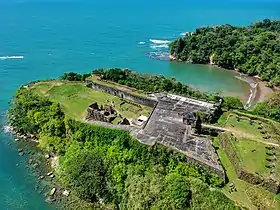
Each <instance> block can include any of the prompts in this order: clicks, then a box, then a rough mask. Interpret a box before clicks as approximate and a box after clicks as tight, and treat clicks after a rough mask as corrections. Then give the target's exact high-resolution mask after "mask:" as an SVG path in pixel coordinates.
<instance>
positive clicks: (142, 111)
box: [33, 81, 152, 120]
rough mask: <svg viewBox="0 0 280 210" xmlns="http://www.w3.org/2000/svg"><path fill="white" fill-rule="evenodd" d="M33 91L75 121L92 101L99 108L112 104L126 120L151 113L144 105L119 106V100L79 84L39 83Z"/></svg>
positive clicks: (81, 116)
mask: <svg viewBox="0 0 280 210" xmlns="http://www.w3.org/2000/svg"><path fill="white" fill-rule="evenodd" d="M33 90H34V91H35V92H36V93H38V94H40V95H42V96H48V97H49V98H50V99H51V100H53V101H56V102H58V103H60V104H61V107H62V108H63V110H64V111H65V113H66V114H67V115H69V116H70V117H72V118H74V119H76V120H83V118H84V117H85V115H86V110H87V107H88V106H89V105H90V104H91V103H92V102H94V101H96V102H97V103H98V105H99V106H100V105H104V104H110V105H111V103H112V102H113V103H114V108H115V109H116V110H117V111H118V112H119V113H120V114H121V115H122V116H123V117H126V118H134V119H137V118H138V117H139V116H140V115H145V116H148V115H149V113H150V112H151V111H152V108H151V107H147V106H144V105H141V108H139V107H137V106H135V105H131V104H127V103H126V104H124V105H122V106H121V105H120V104H121V102H122V101H121V100H120V98H118V97H115V96H112V95H110V94H107V93H104V92H102V91H96V90H92V89H90V88H87V87H85V85H84V83H80V82H58V81H51V82H41V83H36V84H35V85H34V86H33Z"/></svg>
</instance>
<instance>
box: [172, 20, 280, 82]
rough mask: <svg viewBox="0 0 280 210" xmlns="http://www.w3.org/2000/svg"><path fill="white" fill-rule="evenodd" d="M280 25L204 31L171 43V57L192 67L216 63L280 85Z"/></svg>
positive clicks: (276, 23)
mask: <svg viewBox="0 0 280 210" xmlns="http://www.w3.org/2000/svg"><path fill="white" fill-rule="evenodd" d="M279 37H280V21H271V20H269V19H265V20H263V21H261V22H257V23H254V24H252V25H249V26H247V27H234V26H231V25H228V24H227V25H220V26H214V27H202V28H198V29H196V30H195V32H194V33H187V34H186V35H185V36H183V37H179V38H178V39H177V40H175V41H173V42H172V43H170V53H171V54H172V55H173V56H175V57H176V58H177V59H178V60H182V61H186V62H189V63H199V64H209V63H213V64H215V65H218V66H220V67H223V68H226V69H236V70H238V71H240V72H242V73H246V74H248V75H251V76H254V75H258V76H259V77H261V79H262V80H264V81H269V82H271V84H274V85H280V39H279Z"/></svg>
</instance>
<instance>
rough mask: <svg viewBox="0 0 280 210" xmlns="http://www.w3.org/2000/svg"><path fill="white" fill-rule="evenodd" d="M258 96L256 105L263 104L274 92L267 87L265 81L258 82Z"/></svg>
mask: <svg viewBox="0 0 280 210" xmlns="http://www.w3.org/2000/svg"><path fill="white" fill-rule="evenodd" d="M257 82H258V87H257V94H256V97H255V99H254V102H255V103H258V102H263V101H264V100H265V99H266V98H267V97H269V95H271V94H272V93H273V92H274V90H273V89H271V88H269V87H267V86H266V85H265V83H264V82H263V81H260V80H258V81H257Z"/></svg>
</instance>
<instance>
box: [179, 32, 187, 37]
mask: <svg viewBox="0 0 280 210" xmlns="http://www.w3.org/2000/svg"><path fill="white" fill-rule="evenodd" d="M187 33H188V32H183V33H180V35H181V36H186V34H187Z"/></svg>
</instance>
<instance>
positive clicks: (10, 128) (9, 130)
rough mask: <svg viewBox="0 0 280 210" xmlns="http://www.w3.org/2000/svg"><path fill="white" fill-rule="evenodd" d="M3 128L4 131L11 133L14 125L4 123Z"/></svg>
mask: <svg viewBox="0 0 280 210" xmlns="http://www.w3.org/2000/svg"><path fill="white" fill-rule="evenodd" d="M1 130H2V131H3V132H4V133H11V132H12V127H11V126H8V125H4V126H3V127H2V128H1Z"/></svg>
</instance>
